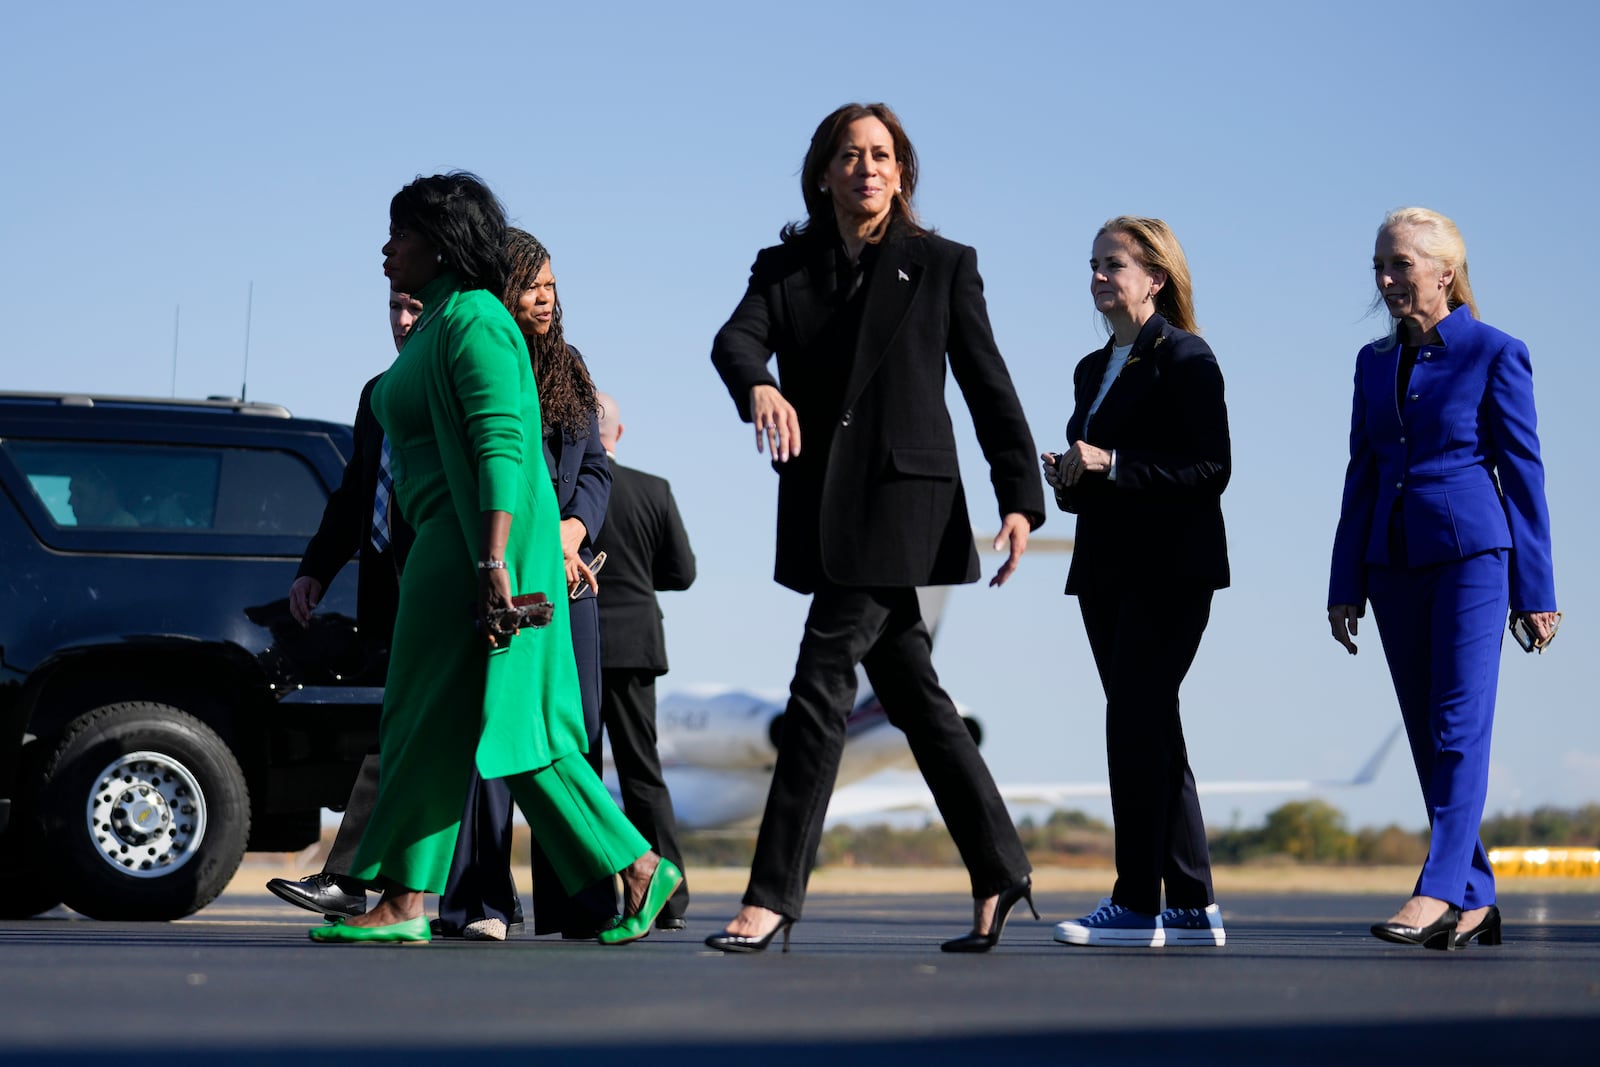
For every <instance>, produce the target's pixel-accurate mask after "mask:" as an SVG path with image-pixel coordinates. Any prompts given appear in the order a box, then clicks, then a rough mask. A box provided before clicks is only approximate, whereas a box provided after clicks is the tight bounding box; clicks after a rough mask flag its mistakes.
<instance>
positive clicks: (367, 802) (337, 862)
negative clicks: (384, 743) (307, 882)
mask: <svg viewBox="0 0 1600 1067" xmlns="http://www.w3.org/2000/svg"><path fill="white" fill-rule="evenodd" d="M377 802H378V754H377V753H376V752H373V753H370V754H368V756H367V758H366V759H364V760H362V761H361V770H360V771H359V772H358V773H357V774H356V784H355V785H353V786H351V787H350V799H349V800H347V801H345V805H344V818H343V819H341V820H339V832H338V833H336V834H334V835H333V844H331V845H329V846H328V858H327V859H326V860H324V861H323V864H322V873H323V874H336V875H338V876H339V877H340V878H348V877H350V862H351V861H352V860H354V859H355V858H356V846H357V845H359V844H361V835H362V834H364V833H365V832H366V830H367V820H368V819H371V818H372V808H373V805H375V804H376V803H377Z"/></svg>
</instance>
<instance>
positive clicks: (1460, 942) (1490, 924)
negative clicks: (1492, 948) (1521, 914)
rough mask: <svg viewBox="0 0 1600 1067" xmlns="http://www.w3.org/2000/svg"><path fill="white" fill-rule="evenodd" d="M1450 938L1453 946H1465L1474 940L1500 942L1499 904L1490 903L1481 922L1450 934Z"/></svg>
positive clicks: (1488, 942)
mask: <svg viewBox="0 0 1600 1067" xmlns="http://www.w3.org/2000/svg"><path fill="white" fill-rule="evenodd" d="M1451 940H1452V941H1453V942H1454V946H1453V947H1455V948H1466V947H1467V946H1468V945H1470V944H1471V943H1472V942H1474V941H1476V942H1477V943H1478V944H1480V945H1498V944H1500V906H1499V905H1498V904H1490V905H1489V910H1488V911H1487V912H1486V913H1485V914H1484V916H1483V921H1482V922H1480V923H1479V924H1478V925H1477V926H1474V927H1473V928H1472V929H1470V930H1468V931H1467V932H1466V933H1461V934H1452V935H1451Z"/></svg>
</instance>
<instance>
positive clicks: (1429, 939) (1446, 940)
mask: <svg viewBox="0 0 1600 1067" xmlns="http://www.w3.org/2000/svg"><path fill="white" fill-rule="evenodd" d="M1460 921H1461V909H1460V908H1458V907H1456V906H1455V905H1454V904H1447V905H1446V906H1445V909H1444V913H1443V914H1442V915H1440V916H1439V917H1438V918H1437V919H1435V920H1433V922H1431V923H1429V924H1428V925H1427V926H1407V925H1405V924H1404V923H1397V922H1386V923H1373V924H1372V936H1374V937H1376V938H1380V939H1381V940H1384V941H1393V942H1395V943H1396V944H1400V945H1421V946H1422V947H1423V948H1434V949H1440V950H1442V951H1445V952H1448V951H1450V950H1451V949H1453V948H1459V947H1460V946H1459V945H1457V944H1456V923H1458V922H1460Z"/></svg>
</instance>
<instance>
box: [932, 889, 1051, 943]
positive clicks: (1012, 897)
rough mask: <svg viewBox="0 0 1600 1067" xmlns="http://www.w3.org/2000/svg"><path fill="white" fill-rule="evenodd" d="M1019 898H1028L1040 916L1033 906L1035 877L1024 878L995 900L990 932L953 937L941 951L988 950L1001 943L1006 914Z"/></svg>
mask: <svg viewBox="0 0 1600 1067" xmlns="http://www.w3.org/2000/svg"><path fill="white" fill-rule="evenodd" d="M1019 900H1026V901H1027V902H1028V910H1029V911H1031V912H1033V917H1034V918H1035V919H1037V918H1038V917H1039V909H1038V908H1036V907H1034V906H1033V879H1031V878H1024V879H1023V880H1022V881H1020V882H1018V883H1017V884H1016V885H1014V886H1011V887H1009V888H1007V889H1002V890H1001V891H1000V899H998V900H996V901H995V902H994V918H993V919H990V920H989V932H988V933H986V934H966V935H964V936H962V937H956V938H952V939H950V940H949V941H946V942H945V943H944V944H942V945H940V946H939V951H941V952H988V951H989V950H990V949H992V948H994V947H995V946H996V945H998V944H999V943H1000V934H1001V932H1002V931H1003V930H1005V928H1006V916H1007V915H1010V914H1011V909H1012V908H1014V907H1016V906H1017V901H1019Z"/></svg>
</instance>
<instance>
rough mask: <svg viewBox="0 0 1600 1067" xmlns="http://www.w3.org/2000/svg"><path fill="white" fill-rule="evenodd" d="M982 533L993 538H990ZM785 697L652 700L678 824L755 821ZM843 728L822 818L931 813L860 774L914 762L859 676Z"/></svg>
mask: <svg viewBox="0 0 1600 1067" xmlns="http://www.w3.org/2000/svg"><path fill="white" fill-rule="evenodd" d="M989 541H991V542H992V538H991V539H989ZM978 544H979V547H980V548H981V549H984V550H987V549H988V548H989V542H986V541H985V539H983V538H981V537H980V538H978ZM1028 550H1029V551H1030V552H1035V551H1046V552H1070V551H1071V550H1072V542H1071V541H1070V540H1067V539H1062V538H1055V539H1050V538H1042V537H1036V538H1031V539H1030V540H1029V542H1028ZM948 592H949V589H948V588H947V587H940V588H934V589H920V590H918V595H919V598H920V599H921V602H922V611H923V618H924V619H925V620H927V624H928V628H929V630H930V631H932V632H934V634H935V635H937V631H938V622H939V617H940V615H941V614H942V610H943V606H944V599H945V597H946V595H947V594H948ZM784 702H785V698H784V697H783V696H782V695H764V694H760V693H754V692H749V691H746V690H737V689H730V688H727V687H722V686H703V687H697V688H690V689H685V690H680V691H678V692H674V693H669V694H667V695H665V696H663V697H662V698H661V700H660V702H659V703H658V705H657V708H656V727H657V735H658V738H657V749H658V751H659V753H660V756H661V769H662V777H663V778H664V779H665V780H666V783H667V787H668V789H669V790H671V792H672V806H673V810H674V812H675V814H676V815H677V818H678V825H679V826H680V827H683V828H684V829H689V830H709V829H726V828H735V827H746V826H753V825H755V824H756V823H757V822H759V821H760V818H761V812H762V809H763V807H765V805H766V801H767V789H768V787H769V786H770V784H771V782H772V768H773V765H774V764H775V763H776V761H777V758H778V738H779V736H780V728H781V725H782V718H783V712H784ZM956 707H957V710H959V711H960V712H961V715H962V717H963V719H964V720H965V721H966V724H967V729H968V730H969V731H970V732H971V734H972V737H973V740H975V741H977V742H978V743H979V744H982V742H983V727H982V725H981V724H980V723H979V722H978V720H977V719H976V718H975V717H974V716H973V715H972V714H971V712H970V711H969V709H967V708H966V707H964V706H962V705H961V704H960V702H959V701H958V702H957V704H956ZM845 732H846V741H845V747H844V755H843V758H842V759H841V761H840V764H839V777H838V781H837V782H836V784H835V787H834V789H835V792H834V795H833V799H832V801H831V803H830V804H829V806H828V818H829V819H837V818H842V817H847V816H860V815H867V814H872V813H877V812H882V813H885V814H887V813H890V812H906V811H926V812H930V813H931V812H934V811H935V810H936V809H935V807H934V803H933V797H932V795H931V794H930V793H929V792H928V789H927V787H926V786H925V785H923V783H922V781H921V778H920V777H919V776H918V777H913V776H911V775H908V776H907V781H906V782H904V783H883V782H866V781H865V779H869V778H872V777H873V776H874V775H877V774H879V773H880V772H883V771H888V770H894V769H914V768H915V767H916V761H915V760H914V759H913V758H912V755H911V749H910V748H909V747H908V746H907V745H906V740H905V735H904V734H902V733H901V732H900V731H899V730H898V729H896V728H895V727H894V726H893V725H891V724H890V722H889V718H888V715H887V714H886V713H885V712H884V710H883V705H882V704H881V703H879V701H878V698H877V696H876V695H875V694H874V693H873V692H872V690H871V688H870V687H868V686H867V684H866V681H865V678H864V677H863V678H862V682H861V696H860V697H859V698H858V700H857V701H856V705H855V707H854V709H852V710H851V712H850V717H849V719H848V720H846V726H845ZM1399 734H1400V731H1399V730H1398V729H1396V730H1395V732H1394V733H1392V734H1390V735H1389V737H1388V738H1387V739H1385V741H1384V742H1383V744H1382V745H1381V746H1380V747H1379V748H1378V750H1377V752H1375V753H1374V754H1373V755H1372V757H1371V758H1369V759H1368V760H1367V762H1366V763H1365V764H1364V765H1363V766H1362V767H1361V769H1360V770H1358V771H1357V772H1356V774H1355V776H1354V777H1352V778H1349V779H1343V780H1337V781H1318V780H1314V779H1291V780H1280V781H1242V782H1201V783H1198V786H1199V790H1200V793H1201V794H1202V795H1205V794H1224V793H1289V794H1292V793H1306V792H1317V791H1321V790H1325V789H1342V788H1351V787H1355V786H1362V785H1366V784H1367V783H1368V782H1370V781H1372V779H1373V777H1374V776H1375V775H1376V774H1377V772H1378V768H1379V766H1380V765H1381V764H1382V762H1383V759H1384V757H1385V756H1386V755H1387V754H1388V752H1389V749H1390V748H1391V747H1392V746H1393V744H1394V741H1395V739H1396V738H1397V737H1398V736H1399ZM605 761H606V762H605V778H606V784H607V785H608V786H609V787H610V788H611V791H612V792H613V793H617V784H616V773H615V769H614V768H613V766H612V763H611V753H610V749H609V747H608V748H607V750H606V754H605ZM1000 795H1001V797H1002V798H1003V799H1004V800H1005V801H1006V803H1007V804H1008V805H1013V806H1018V807H1031V806H1044V805H1059V804H1061V803H1062V802H1064V801H1067V800H1071V799H1074V798H1082V797H1103V796H1107V795H1109V786H1108V785H1107V784H1106V783H1104V782H1098V783H1059V784H1052V783H1042V784H1025V785H1001V786H1000Z"/></svg>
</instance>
